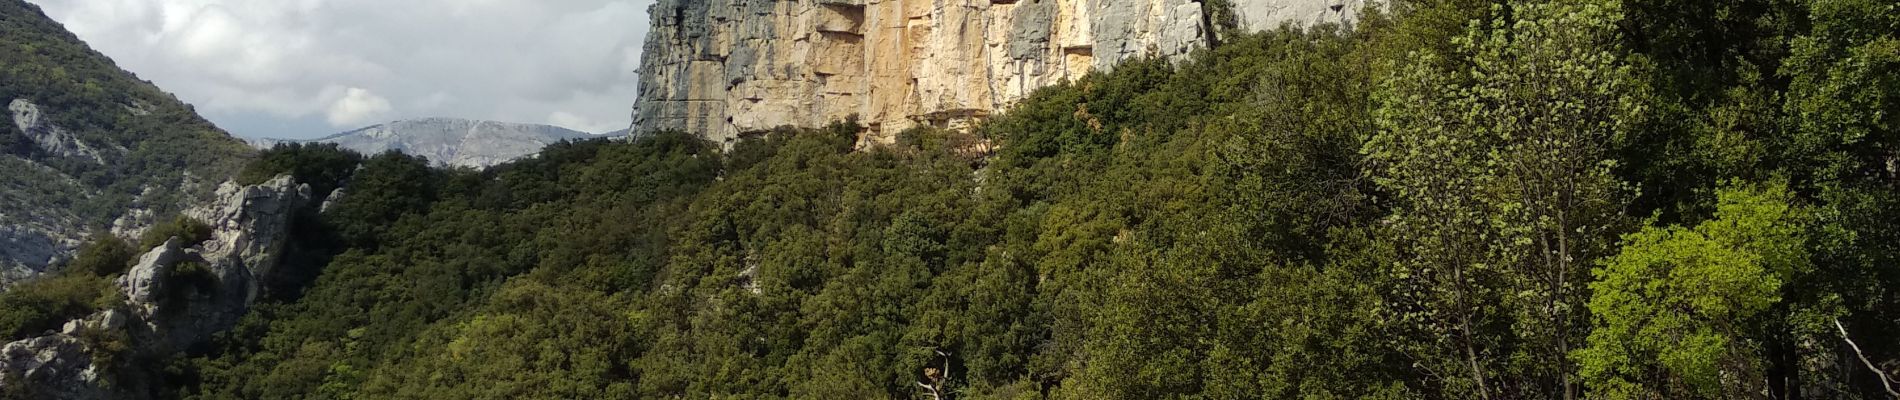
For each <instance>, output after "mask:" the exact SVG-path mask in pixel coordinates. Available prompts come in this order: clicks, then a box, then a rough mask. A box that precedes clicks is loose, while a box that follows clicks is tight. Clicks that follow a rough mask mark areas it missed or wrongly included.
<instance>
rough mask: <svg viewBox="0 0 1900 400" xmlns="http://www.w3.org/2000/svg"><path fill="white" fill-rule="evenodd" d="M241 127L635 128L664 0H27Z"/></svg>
mask: <svg viewBox="0 0 1900 400" xmlns="http://www.w3.org/2000/svg"><path fill="white" fill-rule="evenodd" d="M28 1H30V2H32V3H34V4H38V5H39V6H40V7H41V8H42V9H44V10H45V11H46V13H47V14H48V15H50V16H52V17H53V19H56V20H59V21H60V22H61V23H63V24H65V25H66V28H67V29H69V30H72V31H73V32H74V33H75V34H78V35H79V38H80V39H84V40H85V41H86V42H87V43H89V44H91V45H92V47H93V48H94V49H96V50H99V51H100V52H102V53H105V54H106V55H107V56H110V57H112V58H113V60H115V61H117V62H118V63H119V66H120V67H122V68H125V69H126V70H129V71H132V72H134V73H137V74H138V75H139V77H141V78H145V79H148V80H151V81H153V82H155V83H157V84H158V85H159V87H162V88H164V89H165V90H167V91H170V92H172V93H174V94H177V95H178V97H179V98H181V99H183V100H185V101H186V102H188V103H191V104H192V105H194V106H196V107H197V109H198V112H199V113H200V114H203V115H204V116H205V117H206V118H209V119H211V120H212V121H213V122H216V123H217V124H218V126H220V127H223V128H224V129H225V130H228V131H230V132H231V133H233V134H237V135H239V136H246V137H274V138H292V139H304V138H315V137H321V136H325V135H329V134H332V133H336V132H341V131H346V130H350V129H354V128H358V127H362V126H366V125H372V124H376V123H381V122H387V121H391V120H397V119H407V118H421V117H454V118H470V119H487V120H498V121H508V122H526V123H540V124H551V125H557V126H562V127H567V128H570V129H576V130H582V131H589V132H605V131H611V130H618V129H625V128H626V127H627V125H628V123H630V122H631V121H630V119H631V117H629V115H630V113H631V108H632V106H633V100H634V96H635V94H636V85H637V83H638V81H639V79H638V78H639V77H638V75H637V74H636V73H635V69H636V68H638V67H639V61H640V49H641V44H642V42H643V40H644V38H645V36H646V31H647V24H648V21H647V14H646V9H647V7H648V6H649V5H651V3H652V2H653V1H654V0H627V1H609V0H401V1H388V0H28Z"/></svg>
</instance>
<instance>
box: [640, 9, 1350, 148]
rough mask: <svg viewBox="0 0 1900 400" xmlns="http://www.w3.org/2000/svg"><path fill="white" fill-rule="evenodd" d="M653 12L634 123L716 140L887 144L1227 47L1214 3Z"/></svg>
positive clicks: (1290, 16) (1281, 12)
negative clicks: (844, 130)
mask: <svg viewBox="0 0 1900 400" xmlns="http://www.w3.org/2000/svg"><path fill="white" fill-rule="evenodd" d="M1364 1H1365V0H1235V3H1236V10H1235V11H1236V13H1237V14H1239V15H1238V16H1239V18H1240V19H1241V20H1242V21H1241V25H1242V26H1245V27H1248V28H1249V29H1266V28H1271V27H1277V26H1279V25H1280V24H1281V23H1286V22H1293V23H1296V24H1306V23H1314V22H1338V21H1345V20H1350V19H1351V18H1353V16H1354V13H1356V12H1357V10H1358V8H1359V7H1360V6H1362V5H1363V4H1364ZM1348 10H1350V11H1348ZM650 13H651V17H652V19H653V21H652V23H653V29H652V31H651V32H650V33H649V34H648V37H647V42H646V49H645V53H644V54H643V55H642V58H643V62H642V66H641V82H640V83H641V84H640V96H639V99H638V100H637V102H636V104H635V106H634V117H633V118H634V128H635V131H649V130H655V129H678V130H685V131H688V132H693V133H698V134H700V135H703V136H706V137H708V138H711V139H714V140H715V141H731V140H733V139H735V138H736V137H737V136H738V135H739V134H740V133H743V132H749V131H758V130H766V129H771V128H774V127H777V126H781V125H794V126H804V127H816V126H820V125H823V124H825V123H828V122H830V121H836V120H842V119H844V118H846V117H848V116H851V115H857V116H859V117H860V118H861V121H863V122H864V123H865V124H866V125H867V126H868V127H869V128H870V129H871V131H872V135H870V138H871V139H872V140H877V141H883V142H888V141H890V140H892V138H893V137H894V135H895V134H896V133H897V132H898V131H901V130H903V129H907V128H910V127H914V126H919V125H931V126H938V127H950V128H954V127H959V126H964V125H966V124H968V123H970V122H972V121H975V120H978V119H981V118H983V117H986V116H988V115H990V114H991V113H994V112H996V111H997V110H1001V109H1004V108H1007V107H1008V106H1009V105H1011V104H1012V103H1014V102H1016V101H1018V100H1020V99H1022V98H1023V97H1024V96H1026V95H1027V94H1029V93H1030V92H1031V91H1033V90H1035V89H1037V88H1041V87H1044V86H1049V85H1053V84H1056V83H1058V82H1062V81H1064V80H1067V79H1075V78H1078V77H1080V76H1081V75H1083V74H1086V73H1087V72H1088V71H1089V70H1091V69H1107V68H1110V67H1113V66H1115V65H1117V64H1119V63H1121V62H1123V61H1127V60H1129V59H1131V58H1137V57H1164V58H1177V59H1178V58H1181V57H1184V56H1186V55H1188V54H1190V53H1191V52H1193V51H1194V50H1195V49H1198V48H1201V47H1205V46H1206V45H1207V44H1208V43H1211V42H1212V41H1213V40H1212V39H1213V37H1212V36H1213V33H1212V31H1213V28H1212V27H1211V26H1210V25H1211V24H1212V22H1211V21H1210V20H1209V19H1208V18H1206V15H1207V14H1206V12H1205V11H1204V7H1203V5H1202V3H1201V1H1200V0H814V1H771V0H660V2H659V3H658V4H656V5H654V6H653V8H652V9H651V10H650Z"/></svg>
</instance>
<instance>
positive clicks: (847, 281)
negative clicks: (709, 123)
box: [0, 0, 1900, 400]
mask: <svg viewBox="0 0 1900 400" xmlns="http://www.w3.org/2000/svg"><path fill="white" fill-rule="evenodd" d="M1389 11H1390V12H1386V13H1375V15H1370V16H1368V17H1366V18H1365V19H1364V20H1362V21H1360V22H1359V23H1358V24H1356V25H1355V26H1352V27H1349V28H1344V27H1320V28H1315V29H1310V30H1305V31H1297V30H1282V31H1276V32H1267V33H1260V34H1242V33H1237V32H1229V33H1227V34H1226V35H1225V37H1224V38H1223V40H1222V44H1221V45H1220V46H1219V47H1217V48H1214V49H1211V50H1209V51H1205V52H1202V53H1201V54H1199V55H1197V56H1196V57H1195V59H1194V60H1192V61H1188V62H1184V63H1179V64H1171V63H1169V62H1165V61H1137V62H1131V63H1129V64H1126V65H1123V66H1120V67H1119V68H1117V69H1115V70H1114V71H1113V72H1112V73H1097V74H1092V75H1090V76H1088V77H1086V78H1083V79H1081V80H1078V81H1076V82H1071V83H1068V84H1064V85H1060V86H1056V87H1051V88H1047V89H1044V90H1041V91H1038V92H1036V93H1035V94H1034V95H1032V96H1031V97H1030V98H1029V99H1027V100H1026V101H1024V102H1022V103H1021V104H1019V105H1017V106H1016V107H1015V108H1013V109H1012V111H1010V112H1009V113H1007V114H1006V115H1001V116H999V117H996V118H994V119H992V120H990V121H989V122H987V123H985V124H983V125H982V126H981V127H980V128H978V129H976V130H975V131H974V132H951V131H936V130H927V129H919V130H912V131H908V132H905V133H903V134H902V135H900V137H899V138H898V140H897V143H895V144H893V145H885V146H871V147H869V148H862V149H860V148H857V147H856V143H858V142H859V139H858V137H857V135H858V132H860V131H861V129H860V128H859V127H858V126H856V125H855V123H853V122H849V121H846V122H840V123H838V124H835V125H833V126H831V127H827V128H823V129H808V130H798V129H789V128H788V129H782V130H778V131H773V132H762V133H759V134H757V135H755V136H754V137H753V138H752V139H749V140H746V141H743V142H740V143H738V144H737V145H736V146H734V147H733V148H731V149H721V148H720V147H719V146H717V145H713V144H709V143H706V142H704V141H701V140H699V139H698V138H695V137H692V136H690V135H685V134H679V133H665V132H662V133H655V134H652V135H648V136H645V137H643V138H641V139H638V140H633V141H628V142H615V141H590V142H579V143H563V144H558V145H554V146H552V147H550V148H548V149H547V150H546V152H544V153H543V154H541V155H540V156H539V157H536V158H533V159H528V160H522V161H518V162H515V163H511V164H505V165H502V166H498V167H495V168H491V169H488V170H485V171H472V170H443V169H430V168H429V167H428V163H427V162H426V161H425V160H422V159H419V158H415V157H410V156H405V155H402V154H394V153H392V154H383V155H373V156H360V155H356V154H351V153H348V152H346V151H341V150H338V149H336V148H335V147H333V146H297V145H291V146H280V147H278V148H276V149H273V150H270V151H267V152H265V154H264V155H262V156H261V157H259V158H258V159H257V161H256V162H255V163H253V164H252V165H251V167H250V170H248V171H246V172H245V174H244V176H246V177H248V179H251V180H261V179H262V178H263V177H268V176H272V175H275V174H279V173H290V174H293V175H294V176H296V177H297V179H298V180H300V181H302V182H305V183H310V184H311V185H312V186H313V187H314V188H316V189H317V192H318V196H319V198H321V197H322V195H323V194H325V193H328V192H329V191H331V190H333V189H335V188H338V187H343V188H345V189H344V190H345V195H343V196H341V197H340V200H339V201H338V202H337V203H336V204H334V205H333V206H331V207H330V209H329V210H328V211H325V212H323V213H322V214H320V215H319V214H314V213H313V214H312V215H308V216H305V217H304V218H301V219H300V220H299V221H300V224H299V227H298V237H297V243H296V244H295V246H293V247H294V248H293V252H292V254H291V257H289V259H290V260H291V261H290V262H291V266H289V267H287V268H292V269H293V270H295V271H298V272H299V273H301V275H299V276H300V278H298V279H291V280H289V281H287V282H283V283H282V286H283V287H281V288H278V289H277V290H274V291H272V292H271V293H273V295H272V296H271V297H270V298H267V299H265V300H264V302H263V303H261V304H260V305H259V306H258V307H257V309H255V310H254V311H253V312H252V313H251V315H249V316H247V317H246V318H245V320H244V321H243V322H242V324H241V325H240V326H239V327H238V328H236V329H234V330H232V331H231V332H228V333H226V334H223V335H221V336H220V337H219V338H218V339H217V340H216V341H215V343H213V344H211V345H208V346H204V347H203V348H200V349H194V351H191V352H189V353H187V354H180V355H177V356H175V357H170V358H166V359H159V360H127V361H125V362H123V363H122V364H121V365H117V366H115V367H113V368H116V370H117V371H121V372H122V371H124V370H126V369H131V368H138V369H143V370H146V371H156V372H155V373H158V374H162V376H164V379H163V381H164V382H165V383H166V384H165V385H163V386H162V387H161V390H162V391H163V392H162V393H158V395H159V396H160V397H165V398H182V399H381V398H401V399H463V398H467V399H520V398H814V399H855V398H911V399H937V400H941V399H1043V398H1057V399H1150V398H1205V399H1237V398H1273V399H1284V398H1305V399H1336V398H1376V399H1412V398H1452V399H1544V398H1548V399H1558V398H1564V399H1569V398H1607V399H1689V398H1735V399H1755V398H1760V399H1793V398H1824V399H1881V398H1891V397H1896V396H1900V395H1896V394H1894V393H1895V392H1894V390H1896V389H1895V388H1893V386H1896V384H1895V383H1894V382H1893V380H1894V379H1896V378H1900V339H1897V338H1900V6H1896V4H1895V3H1894V2H1892V1H1890V0H1626V1H1618V0H1539V1H1511V2H1505V3H1496V4H1494V3H1491V2H1487V1H1480V0H1421V1H1407V2H1399V3H1397V4H1394V5H1392V6H1391V9H1390V10H1389ZM175 225H176V227H175V228H171V229H173V230H175V231H178V232H190V231H191V229H192V228H191V227H190V226H189V224H188V223H184V222H180V223H178V224H175ZM161 235H162V234H161ZM124 246H126V245H124V244H119V245H95V246H93V247H89V250H88V251H89V252H90V253H94V254H96V255H93V256H87V257H81V258H80V259H79V261H77V263H78V264H84V265H95V266H91V267H83V268H78V267H75V268H68V270H67V271H66V273H65V275H62V276H76V277H74V278H65V279H63V280H61V279H52V280H46V281H42V282H40V283H39V284H37V285H34V286H31V287H38V286H39V285H64V286H56V287H50V288H45V289H44V290H16V291H11V292H7V293H6V294H5V295H4V296H6V297H5V298H0V305H5V307H9V308H14V307H21V306H19V305H33V304H41V303H42V302H45V303H46V304H50V305H48V306H45V307H42V308H41V309H40V310H51V311H44V313H49V314H60V313H72V312H73V311H70V310H71V309H87V308H88V307H109V306H110V301H111V299H110V298H97V297H99V296H98V295H96V293H97V292H96V291H95V290H96V289H95V288H94V287H93V286H91V285H88V284H86V282H88V280H87V279H100V278H98V277H100V276H109V275H110V274H112V273H114V272H115V271H114V268H112V267H111V266H112V265H115V264H114V263H113V262H109V261H108V262H100V261H89V260H96V259H101V258H106V259H116V260H119V261H117V263H123V262H124V261H123V260H124V257H126V256H125V255H123V253H124V252H125V250H124V249H123V247H124ZM115 257H116V258H115ZM98 265H103V266H98ZM89 277H90V278H89ZM62 282H63V283H62ZM62 288H63V289H62ZM89 293H95V294H91V295H89ZM35 296H37V297H35ZM105 297H109V296H105ZM96 298H97V299H96ZM94 303H97V305H94ZM7 318H13V319H19V320H26V319H27V318H26V317H17V318H16V317H7ZM7 318H0V322H5V321H8V320H9V319H7ZM9 326H13V325H9ZM110 372H111V370H109V371H108V373H110Z"/></svg>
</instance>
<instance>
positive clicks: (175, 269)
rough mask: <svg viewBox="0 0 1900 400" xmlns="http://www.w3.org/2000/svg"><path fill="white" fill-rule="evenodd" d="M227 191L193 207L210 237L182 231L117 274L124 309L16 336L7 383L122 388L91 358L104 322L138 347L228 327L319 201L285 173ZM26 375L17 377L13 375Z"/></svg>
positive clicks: (193, 338)
mask: <svg viewBox="0 0 1900 400" xmlns="http://www.w3.org/2000/svg"><path fill="white" fill-rule="evenodd" d="M218 196H219V199H220V200H219V201H217V202H215V203H213V204H211V205H208V206H205V207H199V208H193V209H191V210H189V211H186V212H185V215H187V216H190V217H192V218H195V219H198V220H200V221H203V222H205V223H206V224H207V225H210V226H211V227H212V235H211V238H210V239H209V240H206V241H204V242H203V243H198V244H196V245H193V246H187V244H185V243H182V241H181V240H180V239H179V238H172V239H171V240H168V241H166V242H165V244H163V245H161V246H158V247H156V248H153V249H151V251H148V252H146V253H145V254H144V255H142V256H140V257H139V261H138V263H137V264H135V265H134V266H133V267H132V268H131V269H130V270H128V271H127V272H126V273H125V274H124V275H122V276H120V277H119V279H118V281H117V282H116V283H117V285H118V287H119V291H120V292H121V293H122V294H124V295H125V303H126V305H125V308H124V309H123V310H106V311H101V312H99V313H96V314H93V315H92V316H89V317H87V318H84V319H80V320H75V321H73V322H69V323H67V324H66V326H65V329H63V330H62V331H61V332H60V333H57V334H53V335H48V336H43V337H37V338H31V339H27V340H21V341H17V342H13V343H9V344H7V345H6V346H5V347H4V352H0V386H5V385H26V386H28V387H30V388H34V389H36V390H38V392H36V394H39V395H41V396H43V397H44V398H54V399H94V398H115V397H120V396H118V395H120V394H123V393H115V392H113V391H112V390H109V389H108V388H107V386H109V385H102V381H101V378H100V373H99V372H98V371H99V370H100V369H101V368H103V367H104V366H97V365H93V363H92V358H91V352H92V351H95V350H97V349H94V348H92V345H91V344H90V342H88V341H86V340H84V339H83V338H84V337H86V336H87V335H89V334H92V333H96V332H121V333H124V334H125V335H126V337H128V338H129V340H130V343H131V347H132V348H131V350H129V351H130V352H132V353H136V354H167V353H171V352H176V351H181V350H184V349H187V348H189V347H190V346H193V345H196V344H198V343H202V342H204V341H205V340H208V339H209V338H210V337H211V335H213V334H216V333H217V332H220V331H223V330H226V329H230V328H231V327H232V326H235V325H236V324H237V321H238V319H239V318H240V317H242V316H243V315H244V313H245V312H247V311H249V309H250V306H251V305H252V304H253V303H254V302H255V301H256V299H257V296H258V295H259V294H261V291H262V288H263V287H264V285H263V284H264V283H267V282H270V280H271V279H273V277H275V276H276V274H277V269H276V267H277V265H278V264H279V263H280V262H281V257H282V256H283V253H284V248H285V246H286V245H287V243H288V240H289V235H290V224H291V221H292V218H293V217H294V216H295V214H296V213H297V212H299V210H301V209H303V208H304V207H307V206H309V205H310V203H311V202H312V199H311V194H310V186H309V185H300V184H296V183H295V182H293V181H292V180H291V177H290V176H280V177H278V178H276V179H272V180H270V181H268V182H265V183H262V184H258V185H254V186H238V185H236V184H234V183H226V184H224V185H223V186H222V187H220V188H219V189H218ZM7 379H18V380H19V381H6V380H7Z"/></svg>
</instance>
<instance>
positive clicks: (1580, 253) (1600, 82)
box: [1366, 1, 1641, 398]
mask: <svg viewBox="0 0 1900 400" xmlns="http://www.w3.org/2000/svg"><path fill="white" fill-rule="evenodd" d="M1620 7H1621V6H1620V3H1618V2H1614V1H1607V2H1598V1H1551V2H1530V3H1525V4H1514V5H1513V7H1512V9H1511V10H1510V17H1508V18H1498V19H1495V20H1493V21H1492V22H1490V23H1489V24H1486V25H1477V24H1474V25H1473V26H1472V28H1471V30H1470V31H1469V32H1468V33H1467V34H1466V35H1465V36H1463V37H1460V38H1459V39H1457V42H1456V43H1457V44H1458V46H1459V51H1460V53H1459V54H1457V58H1456V59H1457V60H1460V61H1459V62H1457V63H1456V65H1460V66H1461V67H1459V68H1458V69H1455V70H1452V71H1444V70H1441V69H1439V68H1435V67H1434V66H1436V65H1440V64H1441V61H1440V60H1439V59H1438V58H1437V57H1438V56H1435V55H1432V54H1429V53H1423V54H1418V55H1415V56H1414V57H1413V58H1412V59H1411V60H1410V61H1409V63H1410V65H1412V66H1413V68H1408V70H1401V71H1397V72H1395V74H1394V75H1391V76H1388V77H1386V78H1384V83H1383V86H1382V89H1381V90H1380V92H1379V93H1378V94H1376V95H1375V96H1376V98H1377V99H1378V101H1379V104H1380V110H1379V112H1378V114H1377V116H1378V122H1379V125H1380V127H1381V132H1380V134H1378V135H1377V136H1375V137H1374V138H1372V139H1371V141H1369V142H1368V143H1367V145H1366V151H1367V154H1368V156H1369V157H1370V158H1371V159H1372V161H1373V162H1374V166H1375V167H1374V168H1375V169H1374V170H1373V171H1372V175H1373V176H1374V177H1375V179H1377V180H1378V182H1379V183H1380V185H1381V186H1383V187H1385V188H1386V189H1387V190H1390V191H1391V192H1392V194H1393V196H1394V197H1395V198H1396V200H1398V201H1399V202H1398V204H1397V206H1396V208H1395V210H1394V215H1393V217H1392V220H1391V222H1392V225H1391V226H1390V230H1389V234H1390V235H1392V238H1393V240H1396V241H1397V242H1398V243H1399V245H1400V247H1399V250H1400V257H1401V259H1400V261H1399V265H1398V266H1397V268H1396V270H1395V271H1394V273H1395V278H1396V279H1397V281H1396V284H1397V285H1398V287H1397V290H1396V293H1394V294H1395V295H1396V296H1397V300H1398V302H1399V304H1402V306H1401V307H1400V308H1398V309H1397V310H1395V312H1397V313H1399V316H1400V317H1401V320H1400V321H1401V322H1402V324H1404V325H1407V326H1408V328H1410V329H1417V330H1418V333H1417V334H1419V335H1421V336H1422V337H1426V338H1434V339H1427V340H1428V341H1427V342H1425V343H1422V344H1421V346H1420V347H1419V348H1417V349H1414V350H1411V351H1414V352H1416V353H1417V356H1418V357H1421V358H1422V359H1423V360H1425V361H1424V363H1425V364H1426V365H1428V367H1427V368H1429V369H1431V370H1434V371H1435V372H1436V375H1439V376H1444V377H1447V378H1446V379H1447V380H1446V384H1447V386H1446V390H1449V391H1451V392H1452V393H1460V394H1462V395H1467V396H1475V397H1481V398H1490V397H1493V396H1507V397H1514V396H1530V397H1565V398H1574V397H1576V396H1578V395H1580V394H1581V393H1580V392H1579V389H1580V388H1579V387H1578V386H1577V385H1576V383H1575V382H1572V380H1571V376H1572V375H1573V374H1572V372H1570V368H1569V367H1568V363H1566V362H1565V361H1564V360H1565V356H1566V355H1567V354H1568V353H1569V352H1570V351H1571V350H1572V349H1574V348H1575V346H1577V345H1578V344H1579V343H1580V342H1581V340H1582V337H1583V336H1584V332H1585V331H1586V329H1585V327H1586V323H1585V319H1584V318H1583V317H1584V314H1583V312H1582V303H1583V301H1584V299H1585V298H1586V297H1587V293H1585V292H1584V291H1583V290H1581V286H1582V285H1581V282H1584V281H1586V280H1587V279H1586V278H1585V273H1586V272H1587V270H1588V267H1587V265H1588V263H1589V261H1590V260H1593V259H1596V258H1597V257H1600V256H1601V254H1603V253H1604V251H1605V249H1606V248H1607V247H1608V242H1609V238H1610V237H1613V235H1614V233H1615V232H1616V231H1617V229H1619V228H1618V225H1619V224H1620V219H1621V217H1620V212H1621V208H1622V204H1623V202H1624V200H1623V198H1624V194H1623V189H1622V187H1621V186H1622V185H1621V183H1620V182H1619V181H1618V180H1617V179H1616V178H1615V176H1613V175H1612V173H1611V169H1612V168H1613V167H1614V166H1615V163H1614V161H1612V160H1610V159H1609V158H1608V157H1609V154H1608V144H1609V143H1610V141H1611V140H1612V139H1613V138H1615V137H1617V136H1618V135H1620V134H1622V132H1624V131H1626V130H1628V129H1629V127H1630V126H1631V123H1632V122H1634V121H1633V120H1634V119H1635V118H1636V117H1637V115H1638V114H1637V113H1638V111H1639V110H1640V108H1639V107H1640V105H1641V104H1640V103H1638V102H1637V100H1635V99H1636V97H1635V96H1638V95H1639V93H1640V90H1641V88H1640V84H1639V83H1638V82H1636V81H1634V79H1633V77H1632V76H1631V73H1630V70H1629V68H1628V67H1627V66H1626V65H1625V64H1623V63H1622V61H1621V60H1620V54H1619V50H1618V49H1617V47H1616V46H1617V41H1616V36H1615V27H1616V24H1617V23H1618V22H1619V21H1620V20H1621V18H1622V10H1621V8H1620ZM1499 14H1503V13H1502V12H1499ZM1436 338H1449V340H1443V339H1436ZM1454 360H1456V361H1454ZM1454 376H1455V378H1452V377H1454ZM1504 378H1509V380H1505V379H1504Z"/></svg>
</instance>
